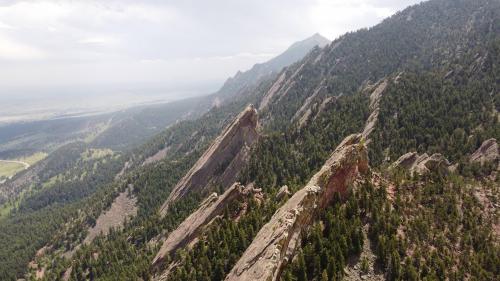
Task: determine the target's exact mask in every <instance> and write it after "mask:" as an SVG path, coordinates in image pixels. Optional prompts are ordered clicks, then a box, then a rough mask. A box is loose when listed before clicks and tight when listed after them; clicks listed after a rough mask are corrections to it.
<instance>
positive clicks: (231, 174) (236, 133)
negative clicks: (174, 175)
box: [160, 105, 259, 216]
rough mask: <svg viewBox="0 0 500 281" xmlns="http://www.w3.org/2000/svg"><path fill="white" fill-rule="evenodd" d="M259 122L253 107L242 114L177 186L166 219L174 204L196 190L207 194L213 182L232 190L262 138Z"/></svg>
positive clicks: (170, 200) (170, 196) (166, 205)
mask: <svg viewBox="0 0 500 281" xmlns="http://www.w3.org/2000/svg"><path fill="white" fill-rule="evenodd" d="M257 120H258V118H257V111H256V110H255V108H254V107H253V106H252V105H250V106H248V107H247V108H246V109H245V110H244V111H243V112H241V113H240V114H239V115H238V117H237V118H236V119H235V120H234V121H233V122H232V123H231V124H230V125H229V126H228V127H227V128H226V129H225V130H224V131H223V133H222V134H221V135H220V136H218V137H217V138H216V139H215V141H214V142H213V143H212V145H211V146H210V147H209V148H208V149H207V151H205V153H204V154H203V155H202V156H201V157H200V159H198V161H197V162H196V163H195V164H194V166H193V167H192V168H191V170H189V172H188V173H187V174H186V175H185V176H184V177H183V178H182V179H181V180H180V181H179V182H178V183H177V185H176V186H175V187H174V189H173V190H172V192H171V193H170V195H169V197H168V198H167V200H166V201H165V203H164V204H163V206H162V207H161V209H160V214H161V215H162V216H164V215H165V214H166V213H167V210H168V207H169V205H170V204H171V203H172V202H174V201H176V200H178V199H179V198H182V197H183V196H184V195H186V194H187V193H188V192H190V191H192V190H197V191H203V190H205V188H206V187H207V186H209V185H210V184H211V183H218V184H221V185H222V186H223V187H224V188H227V187H229V186H230V185H231V184H232V183H233V182H234V181H235V180H236V177H237V176H238V173H239V171H240V168H241V167H242V166H243V165H244V163H245V162H246V161H247V160H248V152H249V150H250V147H251V145H252V144H253V143H254V142H255V141H256V140H257V139H258V136H259V135H258V133H257Z"/></svg>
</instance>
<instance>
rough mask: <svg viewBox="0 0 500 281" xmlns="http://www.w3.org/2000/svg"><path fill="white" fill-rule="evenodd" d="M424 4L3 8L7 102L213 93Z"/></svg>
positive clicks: (292, 1)
mask: <svg viewBox="0 0 500 281" xmlns="http://www.w3.org/2000/svg"><path fill="white" fill-rule="evenodd" d="M418 2H420V1H415V0H280V1H278V0H247V1H240V0H210V1H204V0H198V1H193V0H185V1H168V0H163V1H155V0H145V1H128V0H119V1H114V0H106V1H92V0H81V1H78V0H66V1H43V0H41V1H10V0H0V101H2V100H3V101H5V100H10V99H16V98H19V97H22V96H23V94H26V95H28V96H29V97H33V96H34V95H35V96H36V95H38V96H39V97H46V96H51V97H61V96H62V95H67V96H71V95H72V94H73V92H74V93H81V92H85V91H96V92H99V93H101V94H102V93H104V92H105V91H108V90H109V89H113V88H114V87H118V88H120V87H121V88H123V87H129V88H130V89H134V91H142V92H148V91H154V89H169V90H172V91H176V90H179V91H180V90H181V89H191V88H193V89H195V88H196V89H198V90H199V89H201V91H213V90H215V89H216V88H217V87H219V86H220V85H221V84H222V83H223V81H224V80H225V79H226V78H227V77H229V76H232V75H234V73H235V72H236V71H238V70H246V69H248V68H250V67H251V66H252V65H253V64H255V63H258V62H263V61H266V60H268V59H270V58H272V57H273V56H275V55H277V54H279V53H281V52H282V51H284V50H285V49H286V48H287V47H288V46H289V45H291V44H292V43H293V42H295V41H299V40H302V39H305V38H307V37H309V36H311V35H312V34H314V33H316V32H319V33H320V34H322V35H323V36H325V37H327V38H328V39H330V40H332V39H335V38H336V37H338V36H340V35H342V34H344V33H346V32H349V31H354V30H356V29H359V28H363V27H369V26H373V25H375V24H377V23H378V22H380V21H381V20H382V19H384V18H386V17H388V16H390V15H392V14H394V13H395V12H396V11H398V10H401V9H403V8H405V7H407V6H409V5H412V4H415V3H418ZM75 89H79V90H80V91H77V90H75ZM151 89H152V90H151Z"/></svg>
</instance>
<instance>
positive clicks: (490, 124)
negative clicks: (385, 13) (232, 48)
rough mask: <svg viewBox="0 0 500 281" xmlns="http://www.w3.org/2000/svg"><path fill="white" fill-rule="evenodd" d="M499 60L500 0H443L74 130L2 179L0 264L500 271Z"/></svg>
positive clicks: (359, 273)
mask: <svg viewBox="0 0 500 281" xmlns="http://www.w3.org/2000/svg"><path fill="white" fill-rule="evenodd" d="M499 62H500V2H499V1H494V0H493V1H492V0H474V1H472V0H430V1H427V2H423V3H420V4H418V5H414V6H411V7H408V8H407V9H405V10H403V11H400V12H398V13H396V14H395V15H393V16H391V17H389V18H387V19H385V20H383V21H382V22H381V23H379V24H378V25H376V26H374V27H371V28H367V29H361V30H358V31H356V32H350V33H347V34H345V35H342V36H340V37H339V38H336V39H335V40H333V41H332V42H328V40H326V39H324V38H323V37H321V36H320V35H318V34H315V35H314V36H312V37H310V38H308V39H306V40H304V41H301V42H298V43H296V44H294V45H292V46H291V47H290V48H289V49H288V50H286V51H285V52H284V53H283V54H281V55H280V56H278V57H276V58H274V59H272V60H270V61H269V62H266V63H264V64H259V65H255V66H254V67H253V68H252V69H250V70H248V71H246V72H240V73H237V74H236V75H235V76H234V77H232V78H230V79H228V80H227V81H226V83H225V84H224V85H223V86H222V88H221V89H220V90H219V91H218V92H216V93H214V94H212V95H209V96H206V97H200V98H196V99H194V100H188V101H182V102H179V103H182V104H184V105H185V107H182V108H178V109H179V110H178V111H177V112H172V114H171V116H170V117H168V118H165V119H164V120H163V121H161V122H160V121H154V122H158V123H161V124H162V125H161V126H160V125H157V126H156V127H158V129H155V130H150V131H148V132H147V133H144V132H145V131H143V129H142V127H144V126H147V124H151V123H150V122H153V121H150V120H151V119H155V118H160V116H166V115H163V114H165V113H164V112H163V111H162V110H164V109H165V108H167V107H169V106H173V107H174V108H175V106H176V103H174V104H173V105H168V104H167V105H164V106H162V107H158V108H157V111H155V112H157V115H156V114H153V115H148V117H144V118H142V119H141V120H142V121H141V123H138V124H137V126H136V127H137V129H129V128H134V126H131V125H129V124H130V123H129V122H128V121H124V120H127V119H126V118H125V119H118V123H114V121H111V124H122V125H114V126H113V125H110V126H109V129H107V130H104V131H103V132H101V133H100V134H98V135H97V136H96V137H94V138H93V139H92V141H90V142H85V141H83V142H81V141H80V142H74V141H70V140H69V139H65V140H66V141H65V144H59V145H57V148H55V149H53V150H50V151H49V150H47V152H48V156H47V157H46V158H45V159H44V160H41V161H39V162H38V163H37V164H35V165H32V166H31V167H30V168H28V169H27V170H25V171H23V172H20V173H18V174H16V175H15V176H14V177H12V179H10V180H7V181H6V182H5V183H4V184H2V185H0V195H2V197H0V204H2V205H0V215H1V217H0V279H2V280H16V279H19V278H25V279H27V280H203V281H205V280H228V281H229V280H231V281H232V280H287V281H292V280H293V281H296V280H297V281H298V280H300V281H306V280H318V281H319V280H321V281H327V280H496V279H498V276H500V270H499V268H500V258H499V257H500V245H499V234H500V221H499V216H498V204H499V194H500V193H499V187H500V177H499V172H500V152H499V148H498V141H497V140H498V139H499V138H500V123H499V122H500V115H499V110H500V92H499V84H500V81H499V79H498V77H500V72H499V69H500V68H499ZM165 110H166V109H165ZM138 112H142V113H138V114H137V115H132V116H135V118H139V117H137V116H144V115H143V114H145V113H144V112H148V110H147V109H145V110H144V111H141V110H138ZM188 113H189V114H188ZM87 122H89V123H90V124H94V121H91V120H88V121H87ZM162 122H163V123H162ZM155 124H156V123H155ZM166 126H168V127H166ZM159 127H161V128H159ZM165 127H166V128H165ZM113 128H116V129H114V130H116V131H113ZM137 134H139V135H141V136H137ZM129 135H130V136H129ZM105 137H106V138H108V139H112V141H104V140H103V139H106V138H105ZM33 138H34V139H37V137H33ZM4 139H7V140H9V137H4ZM98 140H100V141H98Z"/></svg>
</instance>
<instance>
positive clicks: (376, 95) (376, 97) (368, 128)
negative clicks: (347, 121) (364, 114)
mask: <svg viewBox="0 0 500 281" xmlns="http://www.w3.org/2000/svg"><path fill="white" fill-rule="evenodd" d="M387 85H388V83H387V80H383V81H382V82H380V83H379V84H378V85H377V86H376V88H375V90H373V92H372V93H371V94H370V110H371V111H372V113H371V114H370V116H369V117H368V120H366V123H365V128H364V129H363V133H362V135H363V137H364V138H365V139H368V136H369V135H370V134H371V132H372V131H373V130H374V129H375V125H376V124H377V121H378V115H379V112H380V99H381V98H382V93H383V92H384V91H385V89H386V88H387Z"/></svg>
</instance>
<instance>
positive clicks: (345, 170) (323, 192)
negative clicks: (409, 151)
mask: <svg viewBox="0 0 500 281" xmlns="http://www.w3.org/2000/svg"><path fill="white" fill-rule="evenodd" d="M360 141H361V135H360V134H358V135H351V136H349V137H347V138H346V139H345V140H344V141H343V142H342V143H341V144H340V145H339V146H338V147H337V149H336V150H335V151H334V152H333V153H332V155H331V157H330V159H328V160H327V161H326V163H325V165H324V166H323V167H322V168H321V170H320V171H319V172H318V173H316V174H315V175H314V176H313V177H312V178H311V180H310V181H309V183H308V184H307V185H306V186H305V187H304V188H302V189H301V190H299V191H297V192H296V193H295V194H294V195H293V196H292V197H291V198H290V199H289V200H288V201H287V202H286V203H285V205H283V206H282V207H281V208H279V209H278V211H276V213H275V214H274V215H273V217H272V218H271V220H270V221H269V222H268V223H267V224H266V225H264V227H262V229H261V230H260V231H259V233H257V236H256V237H255V239H254V240H253V242H252V244H250V246H249V247H248V248H247V250H246V251H245V252H244V253H243V255H242V257H241V258H240V260H239V261H238V262H237V263H236V265H235V266H234V267H233V269H232V270H231V272H230V273H229V274H228V275H227V277H226V280H227V281H233V280H242V281H245V280H278V279H279V276H280V273H281V271H282V269H283V266H284V265H285V264H286V263H287V262H288V261H289V260H290V259H291V258H292V257H293V254H294V251H295V249H296V248H297V247H298V246H299V244H300V234H301V232H302V230H303V229H304V228H306V227H308V226H309V225H310V224H311V223H312V221H313V217H314V216H315V214H316V211H317V210H320V209H322V208H324V207H326V206H327V205H328V204H329V203H330V202H331V200H332V199H333V195H334V193H335V192H340V193H341V194H342V195H345V194H346V193H347V192H348V187H349V184H350V183H351V182H352V181H353V179H354V178H355V177H356V176H357V175H358V174H359V172H365V171H367V170H368V156H367V152H366V147H365V146H364V145H363V144H362V143H361V142H360Z"/></svg>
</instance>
